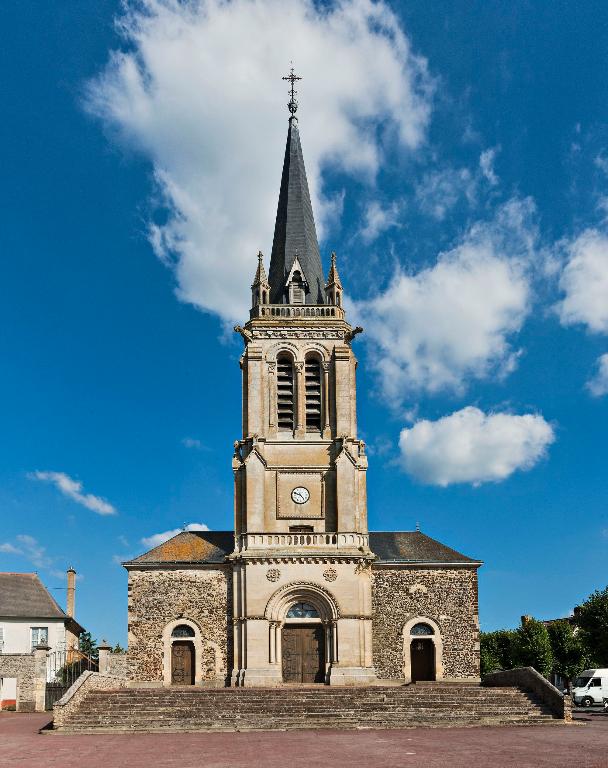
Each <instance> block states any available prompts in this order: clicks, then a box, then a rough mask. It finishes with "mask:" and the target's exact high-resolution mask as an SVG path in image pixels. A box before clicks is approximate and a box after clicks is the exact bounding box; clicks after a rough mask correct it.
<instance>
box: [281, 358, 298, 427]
mask: <svg viewBox="0 0 608 768" xmlns="http://www.w3.org/2000/svg"><path fill="white" fill-rule="evenodd" d="M293 420H294V396H293V363H292V361H291V358H290V357H289V356H288V355H279V357H278V358H277V422H278V425H279V429H282V430H293Z"/></svg>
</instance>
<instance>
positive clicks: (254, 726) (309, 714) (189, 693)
mask: <svg viewBox="0 0 608 768" xmlns="http://www.w3.org/2000/svg"><path fill="white" fill-rule="evenodd" d="M551 722H554V723H558V722H563V721H560V720H556V719H554V717H553V715H552V714H551V712H550V711H549V710H548V709H546V708H545V707H544V706H543V705H542V704H541V703H540V702H539V701H538V700H536V699H535V698H534V696H533V695H532V694H528V693H525V692H523V691H521V690H519V689H517V688H483V687H481V686H474V685H447V684H441V683H436V684H425V685H409V686H398V687H395V686H391V687H383V686H374V687H369V688H340V687H325V686H314V687H313V686H311V687H294V688H223V689H201V688H177V687H172V688H119V689H115V690H92V691H91V692H90V693H88V694H87V696H86V698H85V699H84V700H83V702H82V704H81V706H80V707H79V708H78V710H77V711H75V712H73V713H72V714H70V715H69V716H68V717H67V719H66V721H65V725H64V727H63V728H61V729H60V730H62V731H71V732H84V731H95V732H99V731H119V730H120V731H267V730H292V729H303V728H311V729H316V728H338V729H342V728H413V727H418V726H423V727H444V728H445V727H455V726H473V725H507V724H517V725H530V724H537V723H551Z"/></svg>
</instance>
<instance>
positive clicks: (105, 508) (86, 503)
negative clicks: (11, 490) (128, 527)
mask: <svg viewBox="0 0 608 768" xmlns="http://www.w3.org/2000/svg"><path fill="white" fill-rule="evenodd" d="M30 477H32V478H33V479H35V480H42V481H44V482H48V483H52V484H53V485H54V486H55V487H56V488H58V489H59V490H60V491H61V493H63V494H64V496H67V497H68V498H70V499H72V500H73V501H75V502H76V503H77V504H80V505H82V506H83V507H86V508H87V509H90V510H91V511H92V512H96V513H97V514H98V515H115V514H117V512H116V508H115V507H113V506H112V504H110V503H109V502H108V501H106V500H105V499H102V498H101V497H99V496H94V495H93V494H92V493H82V483H81V482H80V481H79V480H74V479H73V478H71V477H70V476H69V475H66V474H65V472H33V473H32V474H31V475H30Z"/></svg>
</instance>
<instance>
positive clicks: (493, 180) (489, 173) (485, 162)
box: [479, 147, 499, 187]
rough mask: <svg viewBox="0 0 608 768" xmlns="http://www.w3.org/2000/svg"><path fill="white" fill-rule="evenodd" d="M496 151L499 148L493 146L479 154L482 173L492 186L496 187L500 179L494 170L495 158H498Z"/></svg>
mask: <svg viewBox="0 0 608 768" xmlns="http://www.w3.org/2000/svg"><path fill="white" fill-rule="evenodd" d="M496 153H497V148H496V147H493V148H492V149H484V151H483V152H482V153H481V155H480V156H479V168H480V170H481V173H482V175H483V177H484V178H485V179H486V181H487V182H488V183H489V184H490V186H492V187H495V186H496V185H497V184H498V181H499V179H498V176H497V175H496V172H495V171H494V160H495V159H496Z"/></svg>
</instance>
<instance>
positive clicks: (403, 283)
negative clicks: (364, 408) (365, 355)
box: [353, 200, 536, 405]
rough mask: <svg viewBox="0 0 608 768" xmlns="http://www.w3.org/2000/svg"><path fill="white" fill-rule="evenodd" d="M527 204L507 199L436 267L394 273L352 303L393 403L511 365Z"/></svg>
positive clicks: (523, 273)
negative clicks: (370, 294)
mask: <svg viewBox="0 0 608 768" xmlns="http://www.w3.org/2000/svg"><path fill="white" fill-rule="evenodd" d="M533 214H534V206H533V204H532V202H531V201H530V200H523V201H519V200H511V201H510V202H508V203H506V204H505V205H504V206H503V207H502V208H500V209H499V210H498V212H497V214H496V217H495V218H494V220H493V221H491V222H489V223H482V224H477V225H475V226H474V227H472V228H471V229H470V230H469V231H468V232H467V233H466V234H465V236H464V238H463V239H462V242H461V243H460V244H458V245H457V246H456V247H455V248H453V249H452V250H451V251H448V252H447V253H441V254H440V255H439V257H438V259H437V263H436V264H435V265H434V266H432V267H429V268H427V269H422V270H420V271H419V272H417V273H413V274H406V273H404V272H402V271H399V272H397V274H395V276H394V278H393V280H392V282H391V283H390V285H389V286H388V288H387V289H386V290H385V291H384V292H383V293H380V294H379V295H377V296H375V297H372V298H370V299H368V300H365V301H361V302H355V303H354V305H353V309H354V311H355V313H356V315H357V321H360V322H361V324H362V325H363V326H364V327H365V330H366V338H367V340H368V349H369V353H370V359H371V362H372V365H373V366H374V367H375V369H376V371H377V372H378V373H379V376H380V382H381V385H382V390H383V392H384V394H385V395H386V397H387V398H388V399H389V401H390V402H391V403H392V404H393V405H399V404H400V403H401V401H402V400H403V397H404V393H405V392H406V391H412V390H417V391H427V392H431V393H434V392H438V391H440V390H452V391H457V392H458V391H463V390H464V389H465V387H466V383H467V380H468V379H470V378H474V379H484V378H486V377H488V376H490V375H496V376H504V375H506V374H508V373H509V372H510V371H512V370H513V368H514V367H515V365H516V363H517V356H518V352H517V350H514V349H513V347H512V346H511V343H510V338H509V337H510V336H511V335H512V334H515V333H516V332H517V331H519V330H520V328H521V326H522V324H523V322H524V320H525V318H526V316H527V314H528V312H529V310H530V305H531V289H530V277H529V274H528V268H529V264H530V260H531V259H532V257H533V255H534V253H535V244H536V230H535V227H534V226H533V224H532V222H531V219H532V216H533Z"/></svg>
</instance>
